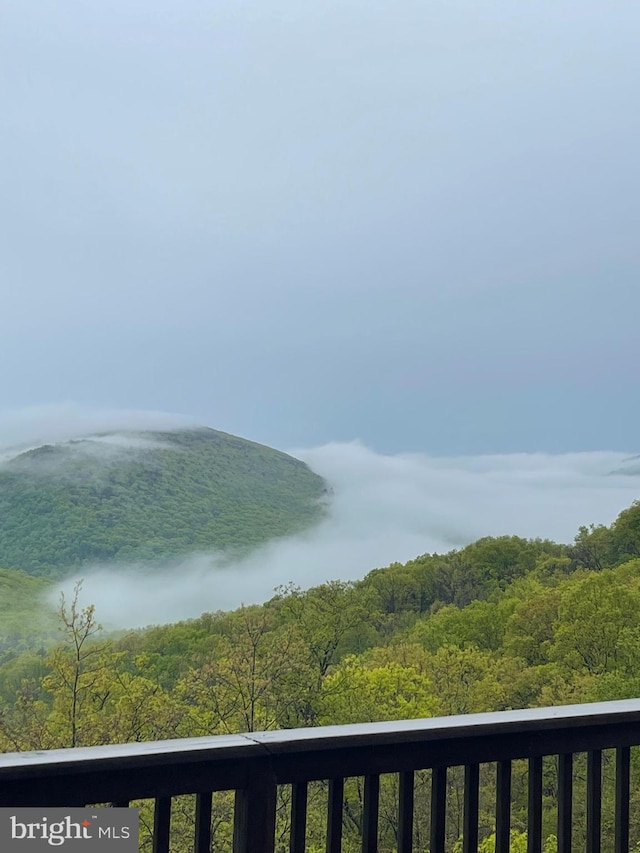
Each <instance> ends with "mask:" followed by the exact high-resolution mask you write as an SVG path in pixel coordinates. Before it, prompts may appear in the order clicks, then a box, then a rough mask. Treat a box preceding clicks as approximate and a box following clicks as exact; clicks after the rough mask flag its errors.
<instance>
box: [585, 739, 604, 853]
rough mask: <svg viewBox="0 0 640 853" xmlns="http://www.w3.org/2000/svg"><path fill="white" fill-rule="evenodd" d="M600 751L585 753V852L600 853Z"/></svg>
mask: <svg viewBox="0 0 640 853" xmlns="http://www.w3.org/2000/svg"><path fill="white" fill-rule="evenodd" d="M601 815H602V752H601V751H600V750H599V749H596V750H592V751H591V752H589V753H588V754H587V853H600V845H601V839H602V832H601V825H602V818H601Z"/></svg>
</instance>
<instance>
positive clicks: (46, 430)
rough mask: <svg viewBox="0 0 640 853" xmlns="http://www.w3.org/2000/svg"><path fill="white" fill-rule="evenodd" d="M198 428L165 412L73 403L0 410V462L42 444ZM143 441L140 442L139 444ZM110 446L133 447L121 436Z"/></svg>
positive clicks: (186, 420) (184, 417)
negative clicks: (96, 407) (121, 433)
mask: <svg viewBox="0 0 640 853" xmlns="http://www.w3.org/2000/svg"><path fill="white" fill-rule="evenodd" d="M195 426H199V424H197V423H196V422H195V421H194V420H193V419H192V418H188V417H186V416H184V415H176V414H170V413H168V412H143V411H136V410H122V409H118V410H114V409H88V408H86V407H84V406H78V405H76V404H74V403H68V404H62V405H51V406H32V407H30V408H25V409H19V410H12V411H7V410H5V411H2V410H0V461H3V460H7V459H11V458H13V457H15V456H16V455H18V454H20V453H24V452H25V451H27V450H31V449H33V448H34V447H40V446H41V445H43V444H60V443H63V442H67V441H72V440H74V439H79V438H86V437H87V436H95V435H99V434H100V433H107V432H108V433H118V432H127V431H137V430H139V431H141V432H144V431H147V430H149V431H153V430H159V431H163V430H165V431H168V430H173V429H184V428H185V427H195ZM141 441H142V440H141ZM112 443H113V444H117V443H119V444H120V446H122V445H123V444H125V443H128V445H129V446H133V445H135V441H134V442H133V444H132V441H131V440H130V439H125V438H123V437H122V436H121V437H120V439H119V441H118V438H116V437H114V438H113V439H112Z"/></svg>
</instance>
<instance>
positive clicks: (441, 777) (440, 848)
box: [430, 767, 447, 853]
mask: <svg viewBox="0 0 640 853" xmlns="http://www.w3.org/2000/svg"><path fill="white" fill-rule="evenodd" d="M446 819H447V768H446V767H434V768H433V770H432V771H431V850H430V853H444V846H445V837H446Z"/></svg>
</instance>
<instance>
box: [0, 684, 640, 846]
mask: <svg viewBox="0 0 640 853" xmlns="http://www.w3.org/2000/svg"><path fill="white" fill-rule="evenodd" d="M636 745H640V700H635V699H634V700H625V701H619V702H603V703H598V704H590V705H573V706H562V707H557V708H538V709H530V710H523V711H505V712H500V713H495V714H473V715H467V716H458V717H440V718H434V719H423V720H403V721H399V722H385V723H371V724H364V725H351V726H329V727H323V728H308V729H295V730H285V731H270V732H259V733H250V734H241V735H229V736H227V735H221V736H215V737H209V738H195V739H186V740H174V741H161V742H155V743H136V744H126V745H118V746H98V747H91V748H79V749H62V750H53V751H50V752H29V753H11V754H5V755H2V756H0V806H57V805H61V806H83V805H88V804H98V803H113V804H116V805H127V804H129V803H131V802H132V801H137V800H143V799H153V800H154V801H155V820H154V829H153V836H154V839H153V849H154V851H155V853H167V851H169V850H171V849H172V844H171V814H172V810H171V805H172V798H174V797H177V796H179V795H182V794H195V795H196V809H195V818H194V826H193V836H192V838H193V842H192V844H191V849H192V850H194V851H195V853H205V851H210V850H215V849H216V847H215V845H213V846H212V842H211V817H212V808H213V809H214V811H215V797H214V799H213V806H212V796H213V795H214V794H215V792H217V791H235V809H234V830H233V849H234V851H235V853H273V851H274V850H275V831H276V830H275V827H276V793H277V786H279V785H290V786H291V789H290V791H291V812H290V830H289V840H288V842H287V844H288V847H289V849H290V851H291V853H301V851H304V850H306V843H307V842H306V833H307V791H308V784H309V783H310V782H313V781H314V780H324V781H325V782H327V783H328V785H327V803H326V811H325V824H326V850H327V852H328V853H338V851H341V849H342V835H343V824H344V814H343V802H344V797H343V793H344V782H345V779H347V778H349V777H363V779H364V782H363V788H364V802H363V809H362V816H361V817H362V820H361V842H360V845H361V849H362V851H365V853H374V851H378V850H379V841H378V822H379V821H378V818H379V792H380V779H381V776H382V775H383V774H397V778H398V780H399V782H398V787H397V790H398V796H397V803H396V809H397V833H396V840H395V842H394V844H395V849H397V851H398V853H409V851H413V850H414V847H413V839H414V833H415V826H414V823H415V809H414V805H415V800H414V778H415V773H416V771H419V770H423V769H430V770H431V774H430V776H431V787H430V790H431V793H430V807H429V850H430V853H445V851H446V850H447V849H448V848H447V844H448V842H447V840H446V837H445V825H446V809H447V796H446V791H447V774H448V772H449V769H450V768H452V767H459V766H462V767H464V768H465V770H464V783H463V798H464V809H463V811H464V820H463V832H462V838H463V840H462V845H463V851H464V853H474V851H476V850H477V846H478V826H479V814H478V809H479V791H480V772H479V769H480V767H481V765H484V764H495V766H496V773H495V776H494V777H492V778H493V779H494V782H493V785H494V786H495V801H494V807H495V811H494V824H493V827H494V830H495V835H496V853H508V851H509V849H510V829H511V811H512V809H511V804H512V784H511V780H512V766H513V765H512V762H514V761H515V760H517V759H526V760H527V761H528V771H527V791H528V794H527V796H528V800H527V809H526V831H527V846H528V852H529V853H540V851H541V850H542V845H543V837H542V824H543V802H544V801H543V775H542V767H543V763H542V762H543V756H549V755H552V756H557V788H556V801H557V806H556V808H557V820H556V830H557V838H558V851H559V853H569V851H570V850H571V849H572V815H573V813H574V806H575V803H576V797H577V796H578V793H580V796H582V797H584V810H585V828H584V838H585V846H586V851H587V853H599V851H601V850H603V853H609V851H611V853H627V851H628V849H629V823H630V821H629V803H630V754H631V750H630V748H631V747H633V746H636ZM603 750H613V751H614V754H615V782H614V787H615V792H614V795H613V808H614V815H613V818H612V819H613V820H614V823H615V830H614V832H613V833H612V836H611V838H612V840H611V846H608V848H607V850H606V851H605V847H603V846H602V836H603V833H602V756H603ZM579 753H586V755H587V759H586V764H585V767H586V771H585V772H586V780H585V787H584V791H583V790H582V788H581V789H580V792H578V791H577V788H576V784H575V780H574V772H573V770H574V756H576V755H577V754H579ZM492 791H493V788H492ZM420 853H422V850H421V851H420Z"/></svg>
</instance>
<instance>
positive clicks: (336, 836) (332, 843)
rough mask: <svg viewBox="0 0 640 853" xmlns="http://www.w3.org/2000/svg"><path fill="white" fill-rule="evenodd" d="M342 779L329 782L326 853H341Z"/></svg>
mask: <svg viewBox="0 0 640 853" xmlns="http://www.w3.org/2000/svg"><path fill="white" fill-rule="evenodd" d="M343 800H344V779H331V780H330V781H329V803H328V806H329V807H328V810H327V853H342V803H343Z"/></svg>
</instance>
